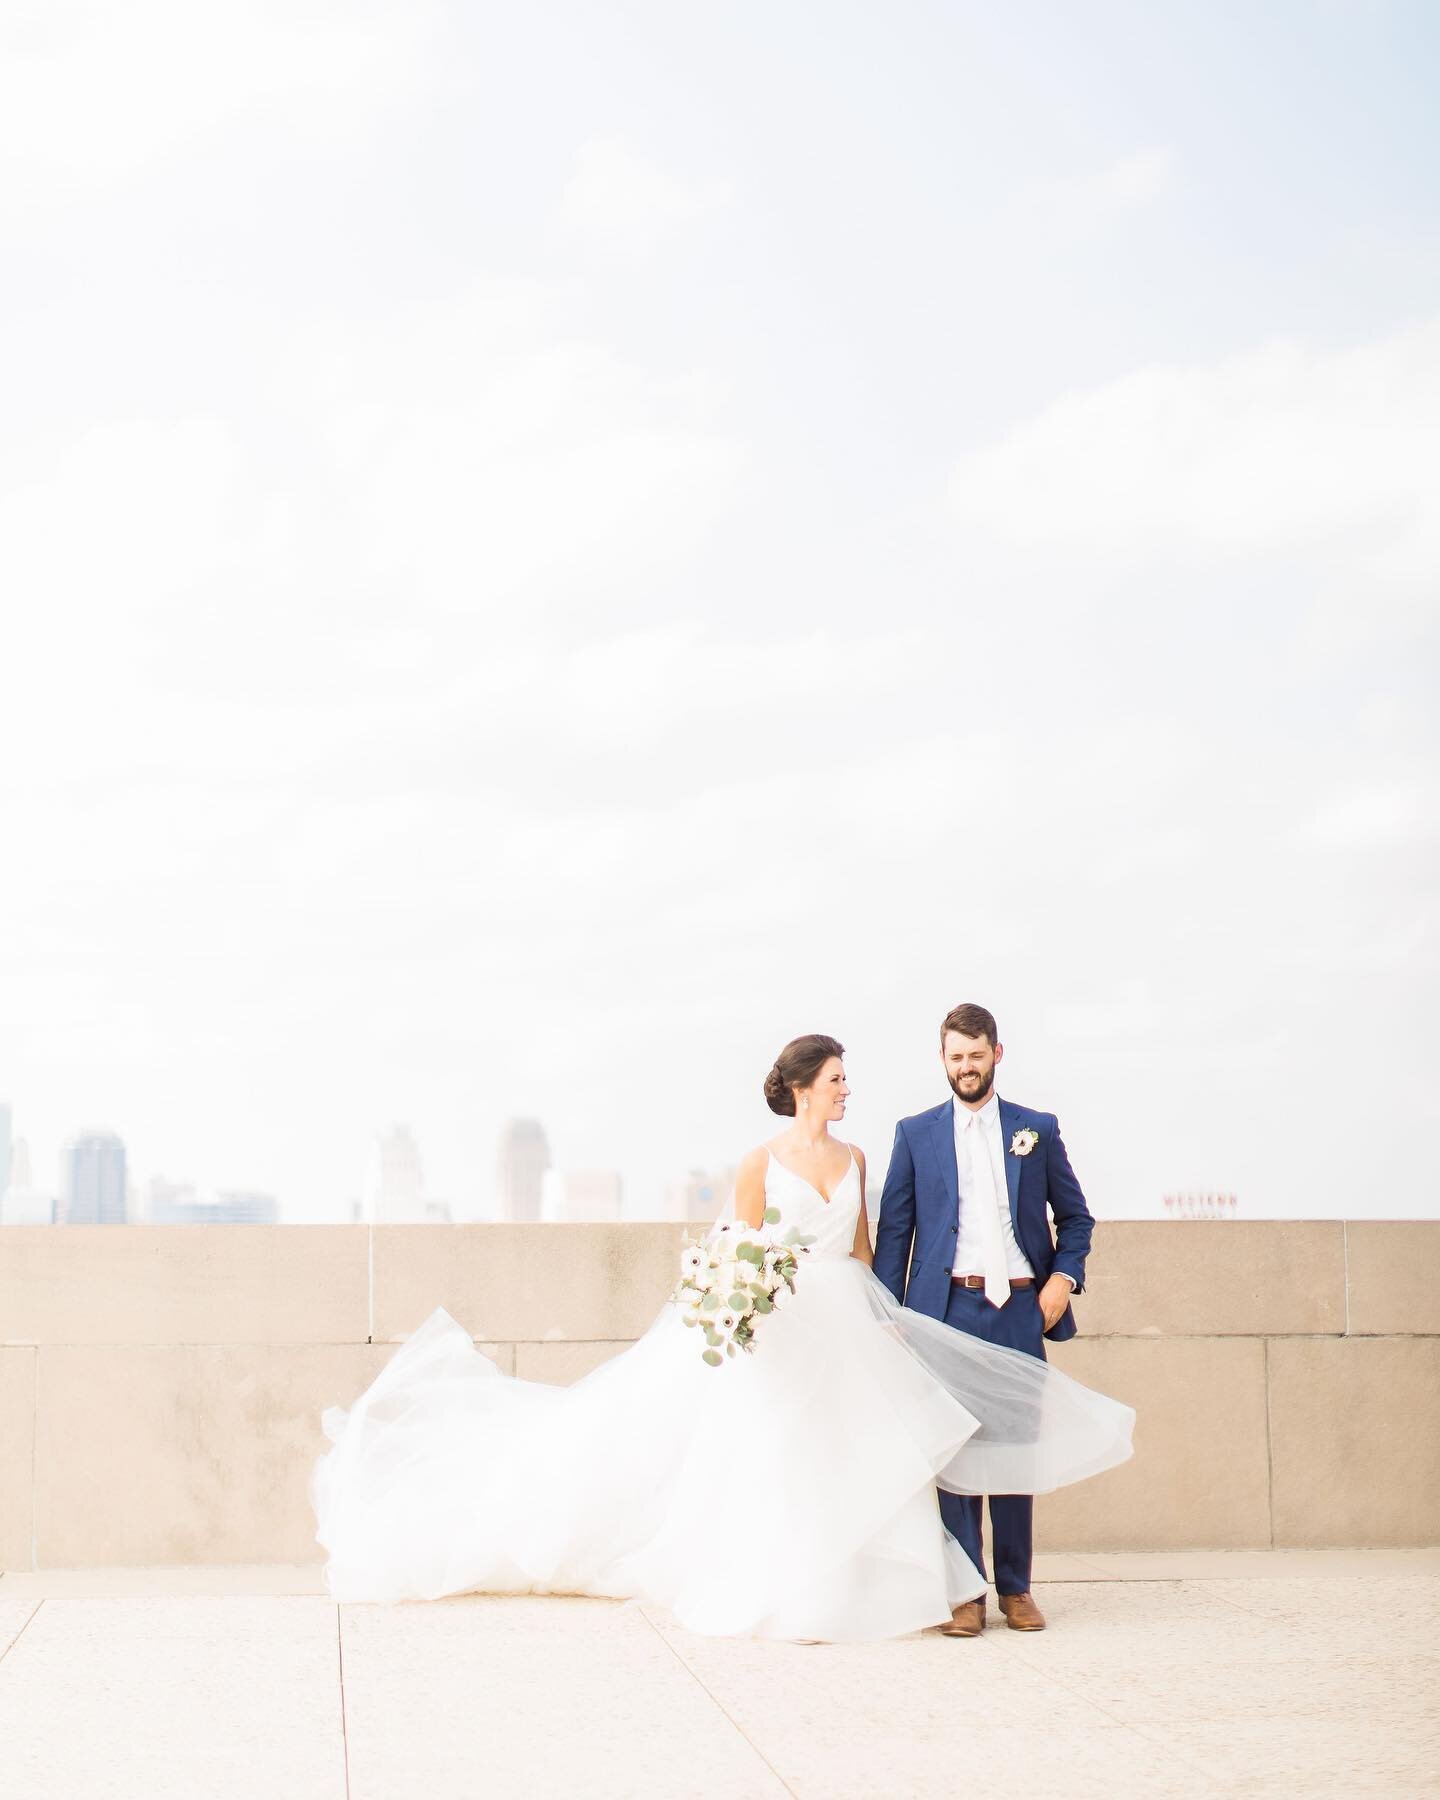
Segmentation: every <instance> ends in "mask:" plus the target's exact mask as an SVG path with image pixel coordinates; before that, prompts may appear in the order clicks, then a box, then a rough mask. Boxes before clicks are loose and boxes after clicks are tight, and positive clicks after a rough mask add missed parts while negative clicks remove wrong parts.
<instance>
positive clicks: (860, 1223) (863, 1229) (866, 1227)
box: [850, 1144, 874, 1269]
mask: <svg viewBox="0 0 1440 1800" xmlns="http://www.w3.org/2000/svg"><path fill="white" fill-rule="evenodd" d="M850 1148H851V1149H852V1150H854V1151H855V1160H856V1162H857V1163H858V1164H859V1165H860V1217H859V1218H858V1219H857V1220H856V1221H855V1244H854V1247H853V1248H852V1250H851V1252H850V1254H851V1255H852V1256H853V1257H854V1258H855V1259H856V1261H857V1262H863V1263H864V1265H865V1267H866V1268H867V1269H868V1268H870V1267H871V1266H872V1264H873V1262H874V1257H873V1255H872V1252H871V1249H870V1221H869V1219H868V1218H867V1217H866V1216H865V1152H864V1151H863V1150H858V1149H856V1148H855V1146H854V1145H853V1144H852V1145H851V1146H850Z"/></svg>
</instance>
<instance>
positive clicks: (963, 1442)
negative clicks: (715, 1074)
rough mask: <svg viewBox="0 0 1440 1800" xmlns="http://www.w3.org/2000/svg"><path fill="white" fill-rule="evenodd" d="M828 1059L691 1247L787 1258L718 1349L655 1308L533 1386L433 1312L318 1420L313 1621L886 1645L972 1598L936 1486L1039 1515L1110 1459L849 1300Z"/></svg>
mask: <svg viewBox="0 0 1440 1800" xmlns="http://www.w3.org/2000/svg"><path fill="white" fill-rule="evenodd" d="M843 1055H844V1051H843V1048H842V1046H841V1045H840V1044H838V1043H836V1042H835V1040H834V1039H833V1038H829V1037H822V1036H818V1035H810V1036H807V1037H800V1038H796V1039H794V1040H793V1041H792V1042H791V1043H789V1044H787V1045H786V1046H785V1048H784V1049H783V1050H782V1051H781V1053H780V1055H779V1057H777V1059H776V1061H775V1065H774V1067H773V1068H772V1069H771V1070H770V1073H769V1074H768V1075H767V1076H766V1078H765V1089H764V1091H765V1098H766V1100H767V1101H768V1103H769V1105H770V1107H771V1110H772V1111H774V1112H776V1113H778V1114H780V1115H782V1116H783V1117H785V1118H790V1119H793V1121H794V1122H793V1124H791V1125H790V1126H789V1128H788V1129H786V1130H784V1131H782V1132H781V1133H780V1134H779V1135H778V1136H777V1137H774V1138H772V1139H771V1140H770V1142H769V1143H768V1144H766V1145H764V1146H763V1147H761V1148H758V1149H755V1150H752V1151H750V1152H749V1154H748V1155H747V1156H746V1157H745V1158H744V1160H743V1161H742V1163H741V1164H740V1169H739V1174H738V1178H737V1181H736V1188H735V1199H734V1212H735V1217H734V1219H732V1220H727V1221H725V1222H724V1223H721V1224H717V1226H716V1227H714V1228H713V1230H712V1241H719V1239H720V1238H723V1237H724V1236H725V1235H726V1234H731V1237H732V1241H733V1234H736V1233H740V1234H741V1235H742V1236H748V1237H750V1238H751V1240H752V1241H757V1242H763V1243H765V1244H767V1245H769V1246H772V1247H773V1246H778V1245H780V1244H781V1243H783V1241H784V1240H785V1239H786V1238H787V1237H788V1238H789V1239H790V1241H791V1242H792V1243H793V1242H794V1241H795V1240H796V1239H800V1240H809V1241H808V1242H803V1241H802V1242H801V1244H800V1247H799V1248H798V1250H797V1251H796V1252H795V1260H796V1264H797V1267H796V1270H795V1274H794V1288H793V1294H792V1293H791V1292H790V1291H789V1290H788V1289H784V1290H783V1291H780V1290H777V1291H778V1292H779V1300H780V1301H787V1300H788V1301H790V1302H791V1303H790V1304H779V1303H778V1302H777V1303H776V1304H775V1306H774V1308H773V1310H770V1311H763V1310H762V1313H761V1315H759V1316H756V1317H754V1318H753V1319H752V1320H751V1321H750V1323H751V1325H752V1327H753V1341H752V1342H751V1343H749V1344H748V1346H747V1345H746V1344H745V1342H744V1338H743V1337H742V1338H741V1339H739V1340H738V1344H739V1347H740V1349H741V1351H742V1353H740V1354H735V1353H734V1352H733V1351H732V1352H731V1353H730V1354H728V1355H725V1356H719V1357H717V1356H716V1355H715V1354H714V1352H713V1350H712V1351H711V1353H710V1355H709V1357H708V1359H707V1358H706V1356H705V1354H704V1353H705V1348H706V1344H707V1342H714V1341H715V1340H716V1338H717V1336H718V1338H719V1341H720V1343H721V1346H722V1348H723V1347H725V1346H726V1345H727V1344H730V1343H732V1342H736V1341H737V1340H734V1338H733V1332H734V1329H735V1326H734V1321H733V1319H721V1320H720V1321H719V1323H718V1324H717V1323H716V1322H715V1315H711V1324H710V1326H709V1327H708V1328H707V1329H706V1330H705V1331H704V1332H699V1331H695V1330H693V1329H687V1321H686V1314H687V1312H689V1311H690V1310H691V1309H690V1308H689V1307H687V1306H686V1305H684V1304H683V1303H682V1301H683V1300H684V1299H685V1298H689V1299H692V1300H693V1299H694V1295H693V1294H688V1295H687V1294H685V1293H683V1292H682V1294H681V1296H680V1297H679V1298H678V1299H677V1300H675V1301H674V1302H672V1303H667V1304H666V1305H664V1306H662V1307H661V1309H660V1313H659V1316H658V1317H657V1318H656V1319H655V1322H654V1323H653V1324H652V1325H651V1326H650V1328H649V1330H648V1331H647V1332H646V1333H645V1335H644V1336H643V1337H642V1338H640V1339H639V1341H638V1342H636V1343H635V1344H632V1345H631V1346H630V1347H629V1348H628V1349H626V1350H625V1351H623V1352H622V1353H621V1354H620V1355H618V1356H615V1357H613V1358H612V1359H611V1360H610V1361H609V1362H607V1363H604V1364H602V1365H601V1366H600V1367H599V1368H598V1369H595V1370H594V1371H593V1372H592V1373H591V1374H589V1375H587V1376H586V1377H585V1378H584V1379H583V1380H581V1381H577V1382H576V1383H575V1384H574V1385H573V1386H571V1387H568V1388H553V1387H547V1386H545V1385H543V1384H540V1383H536V1382H529V1381H522V1380H518V1379H516V1378H514V1377H511V1376H507V1375H502V1374H501V1373H500V1372H499V1370H498V1369H496V1367H495V1365H494V1364H493V1363H492V1362H490V1360H489V1359H488V1358H487V1357H485V1356H484V1355H483V1354H482V1353H481V1352H480V1351H478V1350H477V1349H476V1348H475V1346H474V1345H473V1343H472V1342H471V1340H470V1337H469V1335H468V1333H467V1332H466V1331H465V1329H464V1327H463V1326H461V1325H460V1324H458V1323H457V1322H456V1321H455V1320H454V1319H452V1318H451V1317H450V1315H449V1314H448V1313H446V1312H445V1311H444V1310H443V1309H437V1310H436V1311H435V1312H434V1313H432V1314H431V1316H430V1318H429V1319H428V1320H426V1322H425V1323H424V1324H423V1325H422V1326H421V1327H420V1328H419V1330H418V1331H416V1332H415V1334H414V1335H413V1336H412V1337H411V1338H409V1339H408V1340H407V1342H406V1343H405V1344H404V1345H403V1346H402V1347H401V1349H400V1350H398V1351H397V1352H396V1354H395V1356H394V1357H392V1358H391V1360H390V1362H389V1363H388V1364H387V1365H386V1367H385V1369H384V1370H383V1371H382V1372H381V1374H380V1375H379V1376H378V1378H377V1379H376V1380H375V1382H374V1383H373V1384H372V1386H371V1387H370V1388H369V1389H368V1390H367V1391H366V1392H365V1393H364V1394H362V1395H361V1397H360V1398H359V1399H358V1400H357V1401H356V1402H355V1404H354V1405H353V1406H352V1407H351V1408H350V1410H349V1411H348V1412H344V1411H341V1410H339V1409H338V1408H336V1409H331V1410H330V1411H328V1412H327V1413H326V1414H325V1416H324V1421H323V1424H324V1429H325V1433H326V1436H327V1437H328V1438H329V1439H330V1442H331V1448H330V1450H329V1452H328V1453H327V1454H326V1455H325V1456H323V1457H322V1458H321V1460H320V1461H319V1462H318V1463H317V1465H316V1467H315V1470H314V1474H313V1476H312V1479H311V1497H312V1500H313V1502H314V1506H315V1511H316V1516H317V1520H318V1531H317V1536H318V1538H319V1541H320V1543H321V1545H322V1546H323V1547H324V1549H325V1550H326V1551H327V1552H328V1554H329V1561H328V1562H327V1564H326V1570H325V1574H326V1583H327V1586H328V1588H329V1591H330V1592H331V1594H332V1595H334V1597H335V1598H336V1599H338V1600H403V1599H435V1598H438V1597H439V1596H440V1595H443V1594H459V1593H472V1592H480V1593H564V1594H598V1595H605V1596H610V1597H614V1598H617V1599H637V1600H641V1601H644V1602H646V1603H649V1604H654V1605H658V1606H661V1607H664V1608H665V1609H667V1610H668V1611H669V1612H670V1613H671V1614H672V1615H673V1617H674V1618H675V1619H677V1620H678V1621H679V1622H680V1623H681V1624H682V1625H684V1626H686V1627H688V1628H689V1629H690V1630H692V1631H697V1632H707V1633H712V1634H717V1635H744V1636H754V1637H772V1638H795V1639H826V1640H830V1639H871V1638H884V1637H893V1636H897V1635H899V1634H902V1633H905V1632H911V1631H917V1630H920V1629H922V1628H923V1627H925V1626H930V1625H938V1624H942V1623H945V1622H947V1621H948V1620H949V1619H950V1617H951V1614H952V1611H953V1609H954V1608H955V1607H956V1606H958V1605H959V1604H960V1603H961V1602H962V1601H965V1600H971V1599H975V1598H978V1597H979V1596H980V1595H981V1594H983V1593H984V1591H985V1584H984V1582H983V1581H982V1580H981V1578H980V1575H979V1573H978V1571H977V1570H976V1568H975V1566H974V1564H973V1563H971V1562H970V1561H969V1559H968V1558H967V1557H966V1556H965V1554H964V1552H963V1551H962V1550H961V1548H960V1546H959V1544H958V1543H957V1542H956V1541H955V1539H954V1538H952V1537H951V1536H949V1534H948V1533H947V1532H946V1530H945V1528H944V1526H943V1524H942V1522H941V1518H940V1512H939V1508H938V1506H937V1503H936V1488H937V1486H938V1487H941V1488H945V1489H947V1490H949V1491H950V1492H952V1493H960V1494H995V1493H1000V1494H1007V1493H1044V1492H1048V1491H1049V1490H1050V1489H1052V1488H1055V1487H1059V1486H1062V1485H1064V1484H1065V1483H1067V1482H1072V1481H1079V1480H1081V1479H1082V1478H1084V1477H1085V1476H1088V1475H1093V1474H1096V1473H1098V1472H1099V1471H1100V1470H1102V1469H1108V1468H1111V1467H1113V1466H1114V1465H1115V1464H1117V1463H1120V1462H1123V1461H1124V1460H1125V1459H1126V1458H1127V1457H1128V1456H1129V1455H1130V1453H1131V1451H1130V1433H1131V1427H1132V1425H1133V1423H1134V1414H1133V1413H1132V1412H1131V1410H1130V1408H1129V1407H1126V1406H1122V1405H1120V1404H1119V1403H1118V1402H1117V1401H1114V1400H1110V1399H1107V1398H1106V1397H1105V1396H1104V1395H1101V1394H1096V1393H1094V1392H1092V1391H1091V1390H1090V1389H1088V1388H1085V1387H1082V1386H1081V1385H1080V1384H1079V1383H1078V1382H1075V1381H1072V1380H1071V1379H1070V1378H1069V1377H1068V1376H1066V1375H1063V1374H1062V1373H1060V1371H1059V1370H1057V1369H1053V1368H1051V1367H1049V1366H1048V1365H1047V1364H1045V1363H1044V1362H1041V1361H1039V1360H1038V1359H1036V1358H1034V1357H1030V1356H1025V1355H1022V1354H1021V1353H1020V1352H1018V1351H1013V1350H1007V1349H1002V1348H1000V1347H998V1346H995V1345H992V1344H986V1343H982V1342H981V1341H979V1340H978V1339H976V1338H973V1337H970V1336H967V1335H965V1334H963V1333H961V1332H958V1331H954V1330H952V1329H951V1328H950V1327H948V1326H946V1325H943V1324H940V1323H939V1322H938V1321H936V1320H934V1319H931V1318H927V1317H925V1316H924V1315H922V1314H920V1313H917V1312H913V1311H911V1310H909V1309H908V1308H905V1307H902V1306H900V1305H898V1304H897V1303H896V1301H895V1300H894V1299H893V1298H892V1296H891V1295H890V1293H889V1292H888V1290H887V1289H886V1288H884V1287H883V1286H882V1285H881V1283H880V1282H879V1281H877V1280H876V1278H875V1276H874V1275H873V1274H872V1273H871V1271H870V1234H869V1227H868V1223H867V1220H866V1212H865V1158H864V1156H863V1154H862V1153H861V1152H860V1151H858V1150H856V1149H854V1148H853V1147H852V1146H850V1145H848V1144H845V1143H844V1142H842V1141H841V1140H840V1139H839V1138H837V1137H835V1136H834V1135H833V1133H832V1131H831V1127H832V1126H833V1125H836V1124H838V1123H839V1122H840V1121H841V1120H842V1119H843V1118H844V1116H845V1102H846V1099H847V1096H848V1094H849V1091H850V1090H849V1088H848V1087H847V1085H846V1081H845V1069H844V1063H843V1060H842V1058H843ZM747 1228H749V1229H748V1230H747ZM717 1234H718V1237H717ZM772 1259H773V1250H772ZM696 1260H697V1259H696V1258H695V1257H694V1256H693V1253H692V1254H691V1256H690V1258H689V1259H688V1260H687V1264H686V1266H687V1267H689V1266H691V1265H693V1263H694V1262H695V1261H696ZM700 1260H703V1259H700ZM692 1323H693V1321H692ZM727 1326H728V1328H729V1333H730V1334H731V1335H726V1333H725V1329H724V1328H725V1327H727ZM747 1349H748V1354H746V1353H744V1351H746V1350H747ZM717 1362H718V1364H719V1366H718V1367H716V1366H714V1365H715V1363H717Z"/></svg>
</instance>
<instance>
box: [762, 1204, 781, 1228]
mask: <svg viewBox="0 0 1440 1800" xmlns="http://www.w3.org/2000/svg"><path fill="white" fill-rule="evenodd" d="M765 1223H766V1224H767V1225H778V1224H779V1223H780V1208H779V1207H778V1206H767V1207H766V1208H765Z"/></svg>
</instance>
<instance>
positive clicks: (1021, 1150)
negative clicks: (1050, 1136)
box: [1010, 1131, 1040, 1156]
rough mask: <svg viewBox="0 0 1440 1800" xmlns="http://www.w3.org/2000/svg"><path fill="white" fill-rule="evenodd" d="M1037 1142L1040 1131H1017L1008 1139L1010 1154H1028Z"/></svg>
mask: <svg viewBox="0 0 1440 1800" xmlns="http://www.w3.org/2000/svg"><path fill="white" fill-rule="evenodd" d="M1039 1142H1040V1133H1039V1132H1038V1131H1017V1132H1016V1133H1015V1135H1014V1137H1013V1138H1011V1140H1010V1154H1011V1155H1012V1156H1028V1155H1029V1154H1030V1152H1031V1151H1032V1150H1033V1149H1034V1148H1035V1146H1036V1145H1037V1144H1038V1143H1039Z"/></svg>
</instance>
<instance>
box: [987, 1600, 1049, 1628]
mask: <svg viewBox="0 0 1440 1800" xmlns="http://www.w3.org/2000/svg"><path fill="white" fill-rule="evenodd" d="M998 1598H999V1601H1000V1610H1001V1612H1003V1613H1004V1615H1005V1623H1006V1624H1007V1625H1008V1626H1009V1627H1010V1629H1011V1630H1012V1631H1043V1630H1044V1629H1045V1615H1044V1613H1042V1612H1041V1610H1040V1608H1039V1607H1038V1606H1037V1605H1036V1604H1035V1602H1034V1601H1033V1600H1032V1599H1031V1598H1030V1596H1029V1594H1001V1595H999V1596H998Z"/></svg>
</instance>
